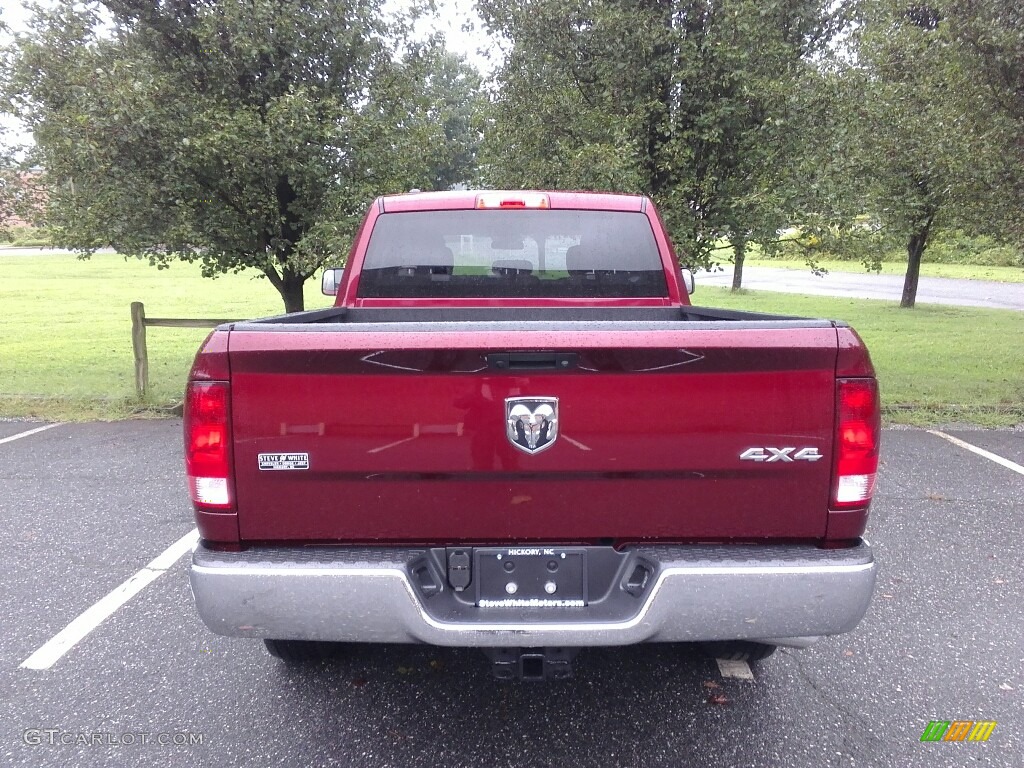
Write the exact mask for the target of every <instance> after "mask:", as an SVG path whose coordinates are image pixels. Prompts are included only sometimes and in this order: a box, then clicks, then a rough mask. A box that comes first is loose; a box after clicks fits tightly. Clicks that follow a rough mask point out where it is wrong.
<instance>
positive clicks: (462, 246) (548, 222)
mask: <svg viewBox="0 0 1024 768" xmlns="http://www.w3.org/2000/svg"><path fill="white" fill-rule="evenodd" d="M357 296H358V297H359V298H475V297H480V298H520V297H523V298H535V297H550V298H563V297H564V298H614V297H630V298H635V297H656V298H663V297H667V296H668V285H667V282H666V279H665V272H664V267H663V266H662V261H661V256H660V254H659V253H658V246H657V243H656V241H655V238H654V232H653V231H652V229H651V225H650V222H649V220H648V218H647V216H646V215H645V214H643V213H634V212H624V211H583V210H566V209H557V210H514V211H509V210H442V211H414V212H396V213H383V214H381V215H380V217H379V218H378V219H377V221H376V224H375V226H374V228H373V232H372V234H371V236H370V241H369V244H368V246H367V251H366V256H365V259H364V262H363V267H362V272H361V274H360V278H359V285H358V293H357Z"/></svg>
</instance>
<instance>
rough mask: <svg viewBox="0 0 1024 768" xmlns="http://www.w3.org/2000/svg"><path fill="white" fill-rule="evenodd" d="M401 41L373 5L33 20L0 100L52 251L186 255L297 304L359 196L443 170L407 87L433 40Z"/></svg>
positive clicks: (153, 6)
mask: <svg viewBox="0 0 1024 768" xmlns="http://www.w3.org/2000/svg"><path fill="white" fill-rule="evenodd" d="M405 34H406V29H405V27H403V26H402V25H401V23H399V22H395V23H386V22H385V20H384V16H383V14H382V12H381V7H380V0H251V2H246V3H238V2H229V1H228V0H103V2H101V3H96V2H92V3H86V4H84V5H83V4H81V3H76V2H73V0H59V2H58V3H57V4H56V6H55V7H54V9H53V10H52V11H40V12H38V15H37V16H36V18H35V20H34V21H33V22H32V27H31V31H30V33H29V34H28V35H27V36H25V37H23V38H22V39H21V40H20V41H19V42H18V44H17V47H16V50H15V51H14V62H13V67H12V69H11V72H10V74H9V76H8V78H7V81H6V83H5V84H4V90H5V92H6V94H7V95H8V98H9V99H10V100H11V101H12V102H13V103H14V105H15V106H16V108H17V111H18V113H19V114H20V116H21V117H22V119H23V120H24V121H25V122H26V123H27V124H28V126H29V127H30V128H31V130H32V131H33V133H34V135H35V140H36V145H37V146H36V151H35V153H34V155H33V156H32V157H31V161H32V162H35V163H38V164H40V165H42V166H43V167H44V168H45V169H46V177H47V183H48V188H49V195H50V197H49V204H48V206H47V210H46V223H47V225H48V226H49V228H50V231H51V232H52V234H53V237H54V241H55V243H56V244H59V245H62V246H65V247H69V248H72V249H75V250H78V251H79V252H81V253H82V254H83V255H88V254H90V253H92V252H93V251H94V250H95V249H97V248H99V247H102V246H113V247H114V248H116V249H117V250H118V251H119V252H121V253H124V254H126V255H134V256H140V257H148V258H149V259H150V261H151V262H152V263H155V264H157V265H158V266H159V265H165V264H167V263H168V261H169V260H170V259H173V258H182V259H185V260H188V261H200V262H201V263H202V268H203V274H204V275H207V276H212V275H215V274H218V273H223V272H228V271H240V270H244V269H249V268H255V269H258V270H259V271H260V272H262V274H263V275H265V276H266V278H267V279H268V280H269V281H270V282H271V283H272V284H273V285H274V287H275V288H276V289H277V290H278V291H279V293H280V294H281V297H282V299H283V302H284V306H285V310H286V311H288V312H292V311H297V310H300V309H302V308H303V297H302V288H303V284H304V282H305V281H306V279H307V278H309V277H310V276H311V275H313V274H314V273H315V272H316V270H317V269H318V268H319V267H320V266H322V265H323V264H324V263H325V262H326V261H327V260H331V259H333V260H335V261H336V260H338V254H341V253H343V252H344V250H345V246H346V244H347V242H348V241H349V240H350V238H351V236H352V233H353V231H354V229H355V226H356V222H357V220H358V216H359V215H360V214H361V213H362V211H363V210H364V209H365V206H366V202H367V201H368V200H369V199H371V198H372V197H373V196H374V195H376V194H379V193H383V192H393V191H400V190H403V189H408V188H410V187H412V186H429V185H430V184H431V183H432V182H433V180H434V179H436V178H437V177H438V170H437V169H438V168H441V167H443V166H444V165H445V162H444V151H445V148H446V147H448V140H447V138H446V136H445V134H444V131H443V126H442V125H440V124H438V123H437V122H435V121H433V120H432V119H430V117H429V110H427V109H425V105H424V101H423V96H422V93H421V92H420V89H419V86H420V85H422V83H423V81H424V78H425V77H426V76H427V75H426V70H427V69H429V66H430V64H431V63H432V62H434V61H436V59H437V50H436V46H426V47H423V46H419V47H418V46H414V45H411V44H406V43H405V42H403V41H405V40H406V37H405ZM402 46H405V47H404V51H405V52H404V53H401V54H392V51H393V50H400V49H402ZM428 150H430V151H428ZM428 155H429V157H430V163H428V162H427V158H428ZM460 163H461V165H459V168H460V169H464V167H465V162H464V161H460ZM459 173H465V171H464V170H460V171H459Z"/></svg>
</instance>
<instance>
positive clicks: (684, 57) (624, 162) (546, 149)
mask: <svg viewBox="0 0 1024 768" xmlns="http://www.w3.org/2000/svg"><path fill="white" fill-rule="evenodd" d="M477 5H478V8H479V10H480V12H481V16H482V17H483V19H484V22H485V24H486V25H487V26H488V28H489V29H490V30H491V31H492V32H495V33H498V34H501V35H503V36H504V37H505V38H507V40H508V41H509V42H510V46H511V49H510V52H509V56H508V58H507V61H506V64H505V66H504V67H503V68H502V69H501V70H500V72H499V75H498V81H499V84H500V91H499V92H498V94H497V96H496V98H495V103H494V117H493V126H492V129H491V130H489V131H488V134H487V137H486V139H485V143H484V149H483V152H482V154H483V160H482V163H481V165H482V172H483V173H484V175H485V178H486V179H487V180H488V181H490V182H491V183H493V184H496V185H500V186H553V187H563V188H565V187H569V188H579V187H585V188H596V189H608V190H613V191H630V192H637V191H640V192H643V193H645V194H648V195H651V196H652V197H653V198H654V199H655V201H656V202H657V203H658V205H659V208H660V209H661V211H662V213H663V215H664V217H665V219H666V223H667V225H668V226H669V229H670V231H671V232H672V235H673V238H674V240H675V242H676V243H677V244H678V245H679V246H681V250H682V251H683V254H682V260H683V261H684V262H685V263H687V264H688V265H690V266H699V265H707V264H708V263H709V262H710V261H711V260H712V253H713V251H714V250H715V249H716V247H717V246H718V242H719V240H720V239H722V238H728V239H729V240H730V241H731V242H732V245H733V248H734V258H735V259H736V262H737V279H739V276H740V275H741V274H742V263H743V257H744V254H745V251H746V247H747V244H748V243H750V242H761V243H771V242H773V241H774V240H776V239H777V235H776V231H777V230H778V229H779V227H780V226H782V225H783V224H785V223H787V221H786V218H787V211H786V210H785V207H784V206H783V205H781V204H780V200H782V199H785V197H786V196H785V195H780V194H779V192H778V189H777V188H778V186H779V185H780V184H782V183H783V181H784V180H785V179H786V178H788V177H787V175H786V174H785V173H784V172H783V168H784V166H785V164H786V163H787V162H788V158H790V157H791V156H792V155H793V153H794V151H795V147H796V146H797V139H798V137H799V136H800V131H801V129H800V127H799V126H798V125H797V123H796V119H797V118H798V117H800V116H801V115H802V114H803V111H802V110H800V109H799V108H797V105H796V104H795V101H796V100H798V99H799V97H800V95H801V93H802V89H801V87H800V83H801V81H802V79H803V78H804V77H805V76H807V74H808V72H809V71H811V70H812V69H813V68H812V61H811V60H812V58H813V56H814V54H815V53H816V52H817V51H819V50H820V49H821V48H822V46H823V45H824V44H825V43H826V42H827V41H828V39H829V37H830V35H831V33H832V31H833V20H832V17H831V16H830V15H829V14H828V13H825V12H823V11H822V9H821V8H820V7H819V3H818V2H816V1H811V0H806V1H805V0H795V1H794V0H760V1H758V0H590V1H589V2H582V3H580V2H571V1H570V0H537V1H536V2H531V3H526V4H523V3H519V2H515V0H478V3H477Z"/></svg>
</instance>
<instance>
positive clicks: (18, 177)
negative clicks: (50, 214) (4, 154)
mask: <svg viewBox="0 0 1024 768" xmlns="http://www.w3.org/2000/svg"><path fill="white" fill-rule="evenodd" d="M43 175H44V174H43V169H42V168H30V169H29V170H27V171H15V172H14V173H12V174H7V173H4V175H3V178H2V180H0V183H3V184H5V185H6V184H10V185H11V187H12V189H11V197H10V202H7V201H6V200H5V201H4V203H5V204H4V205H0V226H2V227H27V226H32V222H31V221H29V220H28V219H26V218H24V216H28V215H30V212H31V211H42V209H43V207H44V206H45V205H46V200H47V194H46V187H45V186H44V183H43ZM5 197H6V195H5Z"/></svg>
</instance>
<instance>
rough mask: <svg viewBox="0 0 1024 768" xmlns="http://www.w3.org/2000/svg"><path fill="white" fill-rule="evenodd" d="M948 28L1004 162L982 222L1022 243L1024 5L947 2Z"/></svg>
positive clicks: (1009, 0) (1008, 0) (1005, 0)
mask: <svg viewBox="0 0 1024 768" xmlns="http://www.w3.org/2000/svg"><path fill="white" fill-rule="evenodd" d="M943 8H944V12H945V13H946V14H947V15H948V17H949V19H950V24H949V31H950V34H951V36H952V38H953V39H954V40H955V42H956V43H957V44H958V45H959V46H960V53H961V55H962V61H963V66H964V67H965V70H966V72H967V76H968V78H969V79H970V80H971V82H972V84H973V87H974V88H975V89H977V90H979V91H980V93H979V96H981V97H982V98H983V100H984V114H985V117H986V121H987V124H988V127H989V128H990V130H991V132H992V134H993V135H994V136H995V137H997V138H995V141H994V143H995V145H996V146H998V147H999V148H1000V156H1001V157H1002V158H1004V160H1005V161H1006V162H1005V163H1004V165H1003V166H1002V168H1001V169H1000V170H1001V173H1000V174H999V177H998V179H997V183H998V190H999V194H997V195H992V196H990V198H989V200H990V202H992V203H994V205H990V206H988V210H986V211H985V213H984V214H983V215H982V216H981V221H983V222H986V223H995V224H996V225H997V226H996V230H997V231H996V232H995V234H1001V235H1004V236H1006V237H1010V238H1013V239H1015V240H1016V242H1017V243H1018V244H1019V245H1021V246H1024V216H1021V211H1022V210H1024V172H1022V171H1021V169H1022V168H1024V5H1021V3H1020V2H1018V0H962V1H961V2H950V1H947V2H945V3H944V5H943Z"/></svg>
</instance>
